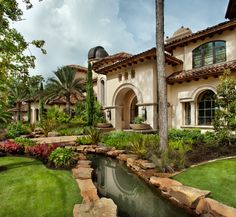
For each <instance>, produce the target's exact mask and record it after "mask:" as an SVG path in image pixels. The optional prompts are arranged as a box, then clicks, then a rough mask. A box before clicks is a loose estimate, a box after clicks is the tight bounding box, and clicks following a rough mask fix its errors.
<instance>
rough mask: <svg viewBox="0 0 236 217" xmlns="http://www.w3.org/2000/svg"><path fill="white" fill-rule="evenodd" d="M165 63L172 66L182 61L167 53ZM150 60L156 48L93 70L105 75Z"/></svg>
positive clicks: (154, 55) (154, 56) (153, 56)
mask: <svg viewBox="0 0 236 217" xmlns="http://www.w3.org/2000/svg"><path fill="white" fill-rule="evenodd" d="M165 57H166V59H165V61H166V62H167V63H168V64H172V65H179V64H182V63H183V61H182V60H180V59H177V58H176V57H173V56H171V55H170V54H168V53H165ZM151 58H156V48H155V47H154V48H151V49H149V50H146V51H144V52H142V53H139V54H136V55H133V56H131V57H129V58H126V59H123V60H120V61H118V62H115V63H113V64H111V65H108V66H105V67H102V68H99V69H98V70H95V71H96V72H97V73H100V74H107V73H108V72H109V71H112V70H113V69H117V68H121V67H122V66H124V67H126V66H127V65H130V66H131V65H132V64H137V62H138V61H141V62H143V61H144V59H151Z"/></svg>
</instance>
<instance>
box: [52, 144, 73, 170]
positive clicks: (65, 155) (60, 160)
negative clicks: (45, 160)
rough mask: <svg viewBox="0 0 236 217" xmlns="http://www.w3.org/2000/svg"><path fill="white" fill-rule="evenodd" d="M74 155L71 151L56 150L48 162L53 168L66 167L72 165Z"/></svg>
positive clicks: (65, 149) (64, 149)
mask: <svg viewBox="0 0 236 217" xmlns="http://www.w3.org/2000/svg"><path fill="white" fill-rule="evenodd" d="M73 156H74V153H73V151H72V150H71V149H67V148H57V149H55V150H54V151H53V152H52V153H51V154H50V157H49V160H50V161H51V162H52V163H53V164H54V165H55V167H57V168H58V167H65V166H66V167H68V166H70V165H71V164H72V163H73Z"/></svg>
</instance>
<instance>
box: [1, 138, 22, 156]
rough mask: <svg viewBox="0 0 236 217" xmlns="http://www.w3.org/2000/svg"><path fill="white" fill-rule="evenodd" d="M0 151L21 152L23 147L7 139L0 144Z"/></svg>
mask: <svg viewBox="0 0 236 217" xmlns="http://www.w3.org/2000/svg"><path fill="white" fill-rule="evenodd" d="M0 151H2V152H5V153H9V154H23V153H24V147H22V146H21V145H18V144H16V143H15V142H12V141H9V140H8V141H6V142H4V143H2V144H0Z"/></svg>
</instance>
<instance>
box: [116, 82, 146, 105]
mask: <svg viewBox="0 0 236 217" xmlns="http://www.w3.org/2000/svg"><path fill="white" fill-rule="evenodd" d="M130 89H131V90H133V91H134V93H135V95H136V96H137V99H138V103H139V104H141V103H143V97H142V93H141V91H140V90H139V89H138V88H137V87H135V86H134V85H133V84H122V85H120V86H119V87H118V88H117V89H116V91H115V93H114V95H113V98H112V105H113V106H116V101H117V98H118V97H119V95H120V94H122V92H123V93H124V92H126V91H128V90H130Z"/></svg>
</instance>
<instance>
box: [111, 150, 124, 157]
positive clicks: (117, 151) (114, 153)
mask: <svg viewBox="0 0 236 217" xmlns="http://www.w3.org/2000/svg"><path fill="white" fill-rule="evenodd" d="M124 152H125V150H111V151H108V152H107V155H108V156H109V157H117V156H118V155H119V154H123V153H124Z"/></svg>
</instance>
